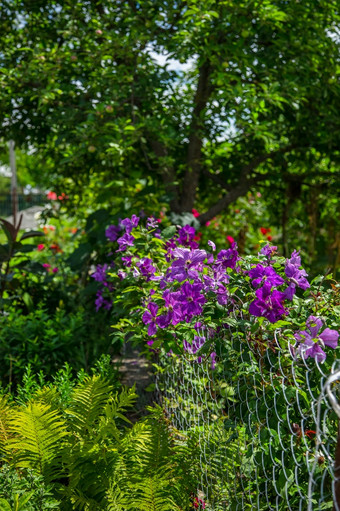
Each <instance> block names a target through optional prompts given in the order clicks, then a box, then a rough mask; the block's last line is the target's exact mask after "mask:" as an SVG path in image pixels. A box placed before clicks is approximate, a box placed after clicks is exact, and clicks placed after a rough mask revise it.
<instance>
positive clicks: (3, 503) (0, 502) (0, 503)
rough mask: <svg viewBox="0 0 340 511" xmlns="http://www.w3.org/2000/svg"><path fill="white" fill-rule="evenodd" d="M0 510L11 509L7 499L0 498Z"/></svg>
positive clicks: (8, 510) (10, 510) (9, 510)
mask: <svg viewBox="0 0 340 511" xmlns="http://www.w3.org/2000/svg"><path fill="white" fill-rule="evenodd" d="M0 511H12V508H11V506H10V505H9V503H8V501H7V500H5V499H0Z"/></svg>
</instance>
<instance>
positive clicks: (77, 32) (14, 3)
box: [0, 0, 340, 223]
mask: <svg viewBox="0 0 340 511" xmlns="http://www.w3.org/2000/svg"><path fill="white" fill-rule="evenodd" d="M338 7H339V6H338V2H337V1H336V0H318V1H317V0H304V1H303V2H301V1H299V0H294V1H286V0H275V1H274V0H237V1H236V0H186V1H176V0H172V1H167V0H141V1H139V2H136V1H133V0H126V1H123V0H122V1H119V2H117V1H111V0H102V1H93V0H92V1H81V2H74V1H71V0H64V1H59V0H34V1H32V0H10V1H3V2H2V12H1V20H2V21H1V33H0V66H1V74H0V81H1V91H0V110H1V112H2V114H1V115H2V123H1V129H0V136H1V137H3V138H5V139H9V138H12V139H14V140H15V141H16V143H17V144H18V145H20V146H25V147H30V148H31V150H32V148H34V149H35V151H36V154H37V156H38V157H39V159H40V160H41V161H42V162H44V166H45V168H48V170H49V179H51V174H52V175H53V174H54V176H55V179H58V176H59V177H60V176H63V177H65V176H66V177H69V178H70V181H69V183H74V184H75V185H76V186H77V187H80V186H83V185H86V183H87V182H88V180H89V179H90V177H91V176H101V179H104V182H105V181H106V182H110V180H112V179H113V178H115V179H122V181H121V182H122V183H124V179H128V180H129V182H130V183H132V182H133V181H134V180H140V179H141V178H145V179H146V180H149V183H150V182H151V183H152V184H153V185H154V186H155V187H157V189H158V190H160V191H161V192H162V193H164V194H165V197H166V198H167V200H168V201H169V203H170V205H171V209H172V211H174V212H176V213H181V212H187V211H191V209H192V208H193V207H194V205H195V203H196V201H197V200H199V201H200V203H201V204H202V205H203V206H202V207H201V209H202V214H201V216H200V218H199V220H200V222H201V223H205V222H206V221H207V220H209V219H211V218H212V217H214V216H215V215H216V214H218V213H220V212H221V211H223V210H224V209H225V208H226V207H227V206H228V205H229V204H231V203H233V202H234V201H235V200H236V199H237V198H238V197H241V196H243V195H245V194H246V193H247V192H248V191H249V190H251V189H254V188H257V189H258V188H260V189H261V187H263V190H267V192H268V191H269V195H270V196H276V191H275V190H278V191H279V193H280V194H281V195H282V194H283V195H284V196H285V197H286V195H287V200H286V202H288V203H289V201H292V200H293V199H294V196H296V195H298V194H299V193H300V192H299V191H300V189H301V186H302V185H306V186H307V187H309V188H313V187H317V188H318V189H321V190H323V189H325V188H327V189H332V188H334V186H335V183H336V172H335V169H336V165H337V164H338V161H339V140H340V137H339V134H340V123H339V116H338V109H339V90H340V89H339V80H338V78H339V28H338V27H339V20H340V15H339V9H338ZM51 161H53V165H51V164H50V163H49V162H51ZM286 205H287V204H286Z"/></svg>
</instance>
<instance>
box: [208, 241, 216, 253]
mask: <svg viewBox="0 0 340 511" xmlns="http://www.w3.org/2000/svg"><path fill="white" fill-rule="evenodd" d="M208 245H209V247H211V248H212V249H213V251H214V252H215V250H216V245H215V243H214V242H213V241H211V240H209V241H208Z"/></svg>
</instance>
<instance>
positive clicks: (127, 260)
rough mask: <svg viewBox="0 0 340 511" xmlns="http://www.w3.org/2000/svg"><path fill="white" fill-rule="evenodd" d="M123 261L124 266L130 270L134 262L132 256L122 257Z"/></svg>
mask: <svg viewBox="0 0 340 511" xmlns="http://www.w3.org/2000/svg"><path fill="white" fill-rule="evenodd" d="M122 261H123V264H124V266H126V267H127V268H130V267H131V261H132V256H126V257H124V256H123V257H122Z"/></svg>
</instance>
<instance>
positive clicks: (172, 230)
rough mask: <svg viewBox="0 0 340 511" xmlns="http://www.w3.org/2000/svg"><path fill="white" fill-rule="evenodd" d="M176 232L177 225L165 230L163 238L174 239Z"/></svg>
mask: <svg viewBox="0 0 340 511" xmlns="http://www.w3.org/2000/svg"><path fill="white" fill-rule="evenodd" d="M176 231H177V227H176V226H175V225H170V227H166V228H165V229H163V231H162V236H163V238H165V239H169V238H172V237H173V235H174V234H175V233H176Z"/></svg>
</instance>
